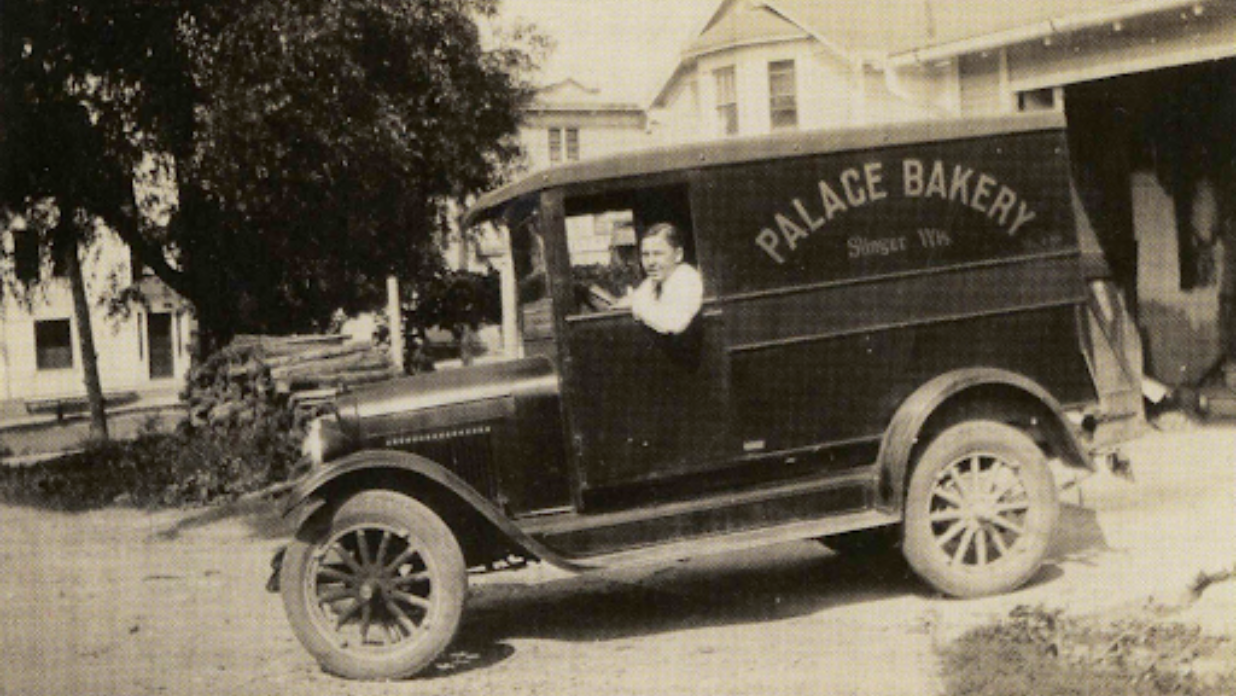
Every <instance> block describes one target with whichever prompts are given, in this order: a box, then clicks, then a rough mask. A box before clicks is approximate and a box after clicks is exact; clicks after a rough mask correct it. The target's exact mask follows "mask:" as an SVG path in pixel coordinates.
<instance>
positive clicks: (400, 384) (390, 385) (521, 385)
mask: <svg viewBox="0 0 1236 696" xmlns="http://www.w3.org/2000/svg"><path fill="white" fill-rule="evenodd" d="M546 391H551V392H553V393H555V394H556V393H557V392H558V375H557V373H556V372H555V370H554V366H553V364H552V363H551V362H550V361H549V360H548V359H546V358H543V357H536V358H523V359H520V360H511V361H505V362H494V363H486V364H483V365H473V366H469V367H462V368H459V369H453V370H443V371H441V372H428V373H424V374H419V375H414V376H411V377H402V378H399V379H395V380H391V381H389V382H383V383H381V384H378V385H374V386H371V387H366V388H364V389H360V390H357V391H356V392H353V393H351V394H348V395H347V396H344V397H342V398H340V399H339V402H338V411H339V417H340V420H341V421H342V425H343V426H344V428H345V429H346V430H347V431H348V432H349V433H351V434H353V435H357V434H359V433H360V431H361V430H362V427H361V426H362V424H363V423H365V422H366V421H371V420H374V419H380V418H384V417H388V416H394V415H398V414H408V413H413V412H418V411H426V410H430V409H435V408H441V407H444V406H457V405H461V404H467V403H472V402H478V401H488V400H492V399H501V398H507V397H512V396H517V395H518V394H520V393H527V392H540V393H544V392H546Z"/></svg>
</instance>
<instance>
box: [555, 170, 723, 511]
mask: <svg viewBox="0 0 1236 696" xmlns="http://www.w3.org/2000/svg"><path fill="white" fill-rule="evenodd" d="M560 200H561V199H560ZM554 203H555V201H553V200H550V201H549V204H548V209H547V219H550V218H556V219H557V220H559V221H561V226H560V227H559V228H558V229H557V230H554V234H551V235H550V236H551V237H554V238H555V240H554V242H553V244H554V249H553V251H552V253H551V254H550V256H551V266H553V267H554V271H553V275H554V286H555V289H554V299H555V303H556V304H557V305H558V307H559V308H560V312H559V313H560V316H561V319H560V321H559V327H560V340H559V346H560V348H561V349H562V352H563V355H562V356H561V357H562V363H561V364H562V369H563V397H564V404H565V407H566V413H567V422H568V423H569V426H568V427H569V428H570V434H571V448H572V450H573V452H572V454H573V455H574V459H575V462H576V478H577V484H578V486H579V492H580V497H579V499H580V501H581V502H582V501H583V500H586V499H587V498H588V494H589V493H590V492H593V491H596V490H598V489H604V488H613V487H621V486H632V485H639V484H648V483H654V482H660V481H665V480H668V479H673V478H678V477H682V476H687V475H691V474H700V473H704V472H707V471H709V470H710V469H712V468H715V467H718V466H721V465H723V464H722V462H721V460H722V459H723V454H724V443H725V434H726V432H727V425H728V420H729V398H728V374H729V370H728V367H727V365H726V359H727V353H726V351H725V347H724V336H725V331H724V316H723V313H722V311H721V308H720V307H719V306H718V305H717V304H716V303H715V302H712V301H710V300H709V298H708V285H709V279H708V277H707V274H706V273H704V283H705V303H704V307H703V308H702V309H701V311H700V313H699V314H698V315H697V316H696V318H695V321H694V322H693V323H692V325H691V327H690V328H689V329H688V330H687V331H686V332H684V333H683V334H681V335H677V336H664V335H661V334H657V333H656V332H654V331H653V330H651V329H649V328H648V327H646V326H644V325H643V324H641V323H639V322H637V321H636V320H635V319H634V318H633V316H632V314H631V310H630V308H629V307H628V306H626V303H625V302H624V301H622V300H621V298H622V297H623V296H624V295H626V293H627V292H629V291H630V290H631V289H632V288H634V287H635V286H638V284H639V283H640V282H642V280H643V273H642V270H641V268H640V262H639V240H640V237H641V235H642V233H643V232H644V230H646V229H647V228H648V227H650V226H651V225H652V224H654V223H656V222H673V223H674V224H675V226H676V227H678V229H679V231H680V232H682V233H683V235H684V236H686V237H688V241H687V261H688V262H689V263H693V264H695V263H697V260H696V259H695V254H694V244H693V241H691V240H690V239H689V238H690V236H691V233H692V230H691V217H690V213H689V206H688V195H687V186H686V185H685V184H679V185H669V186H660V187H647V188H641V189H628V190H621V191H616V192H603V193H601V194H595V195H591V196H589V197H577V198H576V199H575V200H571V199H566V200H565V202H560V203H558V205H561V206H562V207H561V208H556V206H555V205H554ZM555 208H556V209H555ZM697 268H698V266H697Z"/></svg>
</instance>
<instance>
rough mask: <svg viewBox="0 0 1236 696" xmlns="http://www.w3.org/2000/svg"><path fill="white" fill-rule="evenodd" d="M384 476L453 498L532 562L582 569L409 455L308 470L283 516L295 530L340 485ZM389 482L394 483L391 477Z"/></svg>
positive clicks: (388, 454) (378, 453)
mask: <svg viewBox="0 0 1236 696" xmlns="http://www.w3.org/2000/svg"><path fill="white" fill-rule="evenodd" d="M384 471H385V472H390V473H394V474H402V475H404V476H412V477H415V478H417V479H419V480H420V481H423V482H426V483H428V484H430V485H432V486H435V487H436V488H437V489H438V490H440V491H443V492H445V493H447V494H449V495H451V496H453V497H454V498H455V499H456V501H457V502H459V503H460V504H462V505H464V506H467V507H468V508H470V509H471V510H473V511H474V512H476V513H477V514H478V515H480V516H481V517H483V518H484V519H485V520H486V521H487V522H489V523H490V524H492V525H493V526H494V528H495V529H497V530H498V532H500V533H501V534H503V535H505V536H506V537H507V539H509V540H510V541H511V542H513V543H514V544H516V545H518V546H520V547H521V548H523V549H524V550H525V551H527V552H528V553H529V554H530V555H532V556H534V557H536V558H539V559H541V560H544V561H547V562H549V563H552V564H554V565H556V566H558V567H561V568H565V569H567V570H583V569H584V567H583V566H580V565H578V564H575V563H572V562H571V561H568V560H566V559H565V558H563V557H561V556H560V555H559V554H557V553H555V552H554V551H552V550H550V549H548V548H546V547H545V545H544V544H541V543H539V542H537V541H536V540H535V539H533V538H531V537H529V536H528V535H527V534H524V533H523V531H521V530H520V529H519V527H517V526H516V525H515V524H514V523H513V522H512V521H511V520H510V518H508V517H507V516H506V515H505V514H503V513H502V511H501V510H500V509H498V507H497V506H496V505H494V504H493V503H492V502H490V501H489V500H488V499H487V498H485V496H483V495H481V494H480V493H479V492H477V490H476V489H475V488H473V487H472V486H471V485H469V484H468V482H467V481H464V480H463V479H462V478H460V477H459V476H458V475H457V474H455V473H454V472H452V471H451V470H449V469H447V468H445V467H443V466H442V465H441V464H438V463H437V462H434V461H433V460H430V459H427V458H425V457H422V456H420V455H417V454H412V453H410V452H399V451H390V450H362V451H360V452H355V453H353V454H350V455H348V456H346V457H343V458H341V459H339V460H337V461H335V462H332V463H331V464H330V465H329V466H327V467H325V468H322V469H318V470H316V471H314V472H313V473H311V474H310V475H309V476H306V477H305V478H304V479H302V480H301V481H300V482H299V483H297V484H296V486H295V488H293V489H292V493H291V494H290V496H289V497H288V500H287V502H286V503H284V507H283V516H284V517H288V516H292V515H296V518H297V519H296V525H297V526H298V527H299V525H301V524H303V523H304V521H305V520H307V519H308V518H309V517H311V516H312V515H313V513H315V512H317V511H318V510H320V509H322V507H324V506H326V505H328V504H330V503H331V500H330V498H331V491H332V490H347V489H350V488H351V487H350V486H346V485H345V484H346V483H347V482H349V481H355V480H356V479H357V478H359V477H366V476H369V475H372V474H374V473H379V472H384ZM390 478H392V479H394V480H398V478H397V477H390Z"/></svg>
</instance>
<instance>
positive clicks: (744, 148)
mask: <svg viewBox="0 0 1236 696" xmlns="http://www.w3.org/2000/svg"><path fill="white" fill-rule="evenodd" d="M1064 126H1065V121H1064V115H1063V114H1060V113H1055V112H1047V113H1037V114H1016V115H1007V116H992V117H983V118H965V119H960V118H959V119H946V120H932V121H914V122H910V123H895V124H882V125H878V126H863V127H854V128H840V129H831V130H816V131H796V132H792V133H777V134H773V135H761V136H750V137H743V138H726V139H723V140H712V141H706V142H697V143H690V144H686V145H673V146H668V147H658V148H650V149H647V150H639V151H636V152H632V153H630V154H622V155H611V156H609V157H600V158H596V159H590V160H585V161H582V162H574V163H571V164H567V165H563V166H559V167H554V168H552V169H547V170H545V171H542V172H537V173H535V174H531V175H529V176H526V177H524V178H523V179H520V180H518V181H516V182H514V183H511V184H508V185H506V186H503V187H502V188H499V189H496V190H494V191H492V192H490V193H487V194H485V195H483V196H481V197H480V198H479V199H477V201H476V203H475V204H473V206H472V207H471V208H470V209H468V211H467V212H465V213H464V215H463V217H462V218H461V224H462V226H463V227H465V228H466V227H469V226H471V225H472V224H474V223H476V222H478V221H480V220H483V219H486V218H490V217H492V216H493V215H495V214H497V213H498V212H499V211H500V210H501V209H502V208H503V207H504V206H505V204H506V203H507V202H508V201H510V200H512V199H515V198H519V197H521V196H524V195H526V194H529V193H534V192H537V191H541V190H544V189H549V188H556V187H559V186H565V185H570V184H577V183H587V182H593V181H603V180H611V179H622V178H628V177H637V176H644V175H649V174H660V173H664V172H672V171H681V170H688V169H703V168H707V167H718V166H723V165H732V164H742V163H745V162H758V161H763V160H770V159H782V158H790V157H802V156H806V155H819V154H829V153H838V152H851V151H855V150H868V149H874V148H883V147H890V146H896V145H906V144H911V143H921V142H940V141H947V140H963V139H968V138H982V137H990V136H998V135H1008V134H1014V133H1027V132H1032V131H1042V130H1059V129H1062V128H1064Z"/></svg>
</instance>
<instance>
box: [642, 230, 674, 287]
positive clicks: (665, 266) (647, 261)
mask: <svg viewBox="0 0 1236 696" xmlns="http://www.w3.org/2000/svg"><path fill="white" fill-rule="evenodd" d="M640 261H641V262H643V264H644V273H647V274H648V277H649V278H652V279H653V280H654V281H656V282H658V283H664V282H665V279H666V278H669V276H670V273H671V272H672V271H673V270H674V267H675V266H677V265H678V264H680V263H682V249H678V248H676V247H674V246H673V245H671V244H670V243H669V242H667V241H665V237H662V236H661V235H655V236H652V237H644V241H643V242H642V243H641V244H640Z"/></svg>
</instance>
